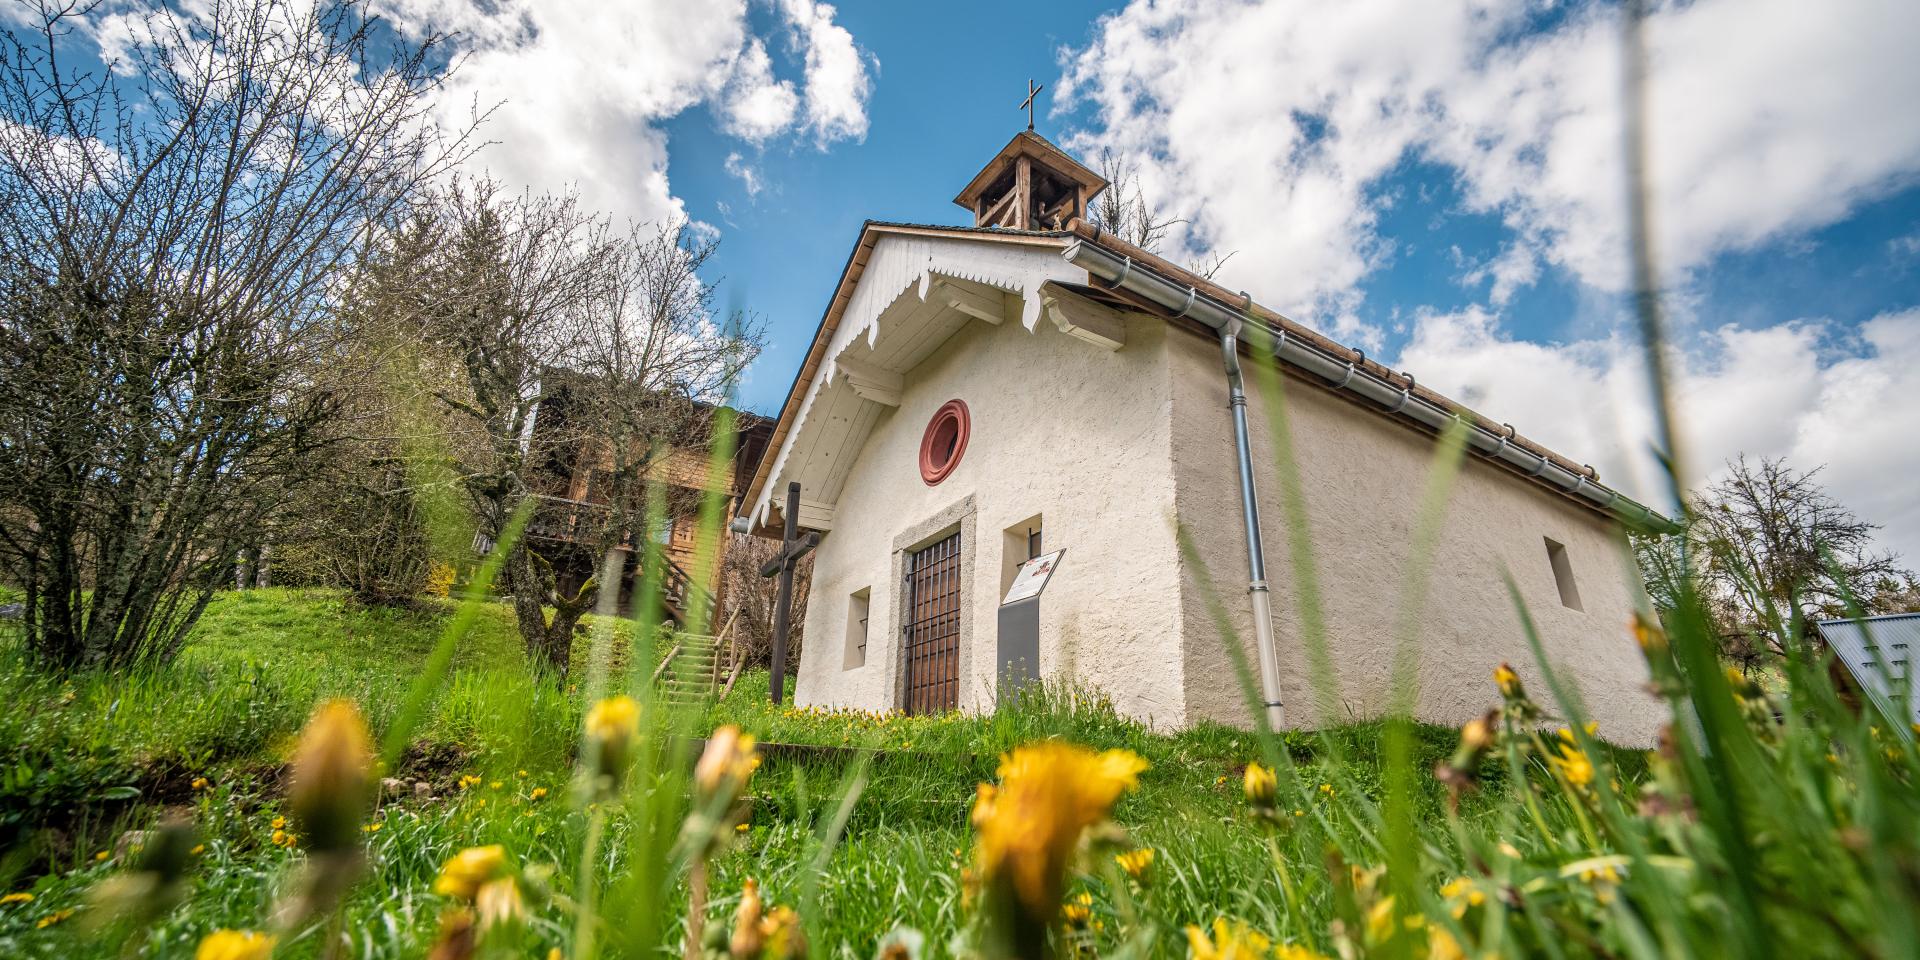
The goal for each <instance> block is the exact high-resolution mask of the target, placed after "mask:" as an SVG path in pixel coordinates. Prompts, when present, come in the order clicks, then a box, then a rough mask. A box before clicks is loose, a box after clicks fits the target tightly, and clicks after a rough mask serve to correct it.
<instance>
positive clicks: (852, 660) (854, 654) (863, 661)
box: [840, 587, 873, 670]
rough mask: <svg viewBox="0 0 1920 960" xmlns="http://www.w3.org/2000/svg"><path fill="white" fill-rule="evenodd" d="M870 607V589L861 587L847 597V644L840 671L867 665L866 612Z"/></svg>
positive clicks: (871, 596) (871, 602)
mask: <svg viewBox="0 0 1920 960" xmlns="http://www.w3.org/2000/svg"><path fill="white" fill-rule="evenodd" d="M872 605H873V588H872V587H861V588H860V589H858V590H855V591H854V592H853V594H852V595H851V596H849V597H847V643H846V654H845V655H844V657H843V658H842V659H841V661H840V669H842V670H853V669H855V668H858V667H864V666H866V665H867V612H868V610H869V609H870V608H871V607H872Z"/></svg>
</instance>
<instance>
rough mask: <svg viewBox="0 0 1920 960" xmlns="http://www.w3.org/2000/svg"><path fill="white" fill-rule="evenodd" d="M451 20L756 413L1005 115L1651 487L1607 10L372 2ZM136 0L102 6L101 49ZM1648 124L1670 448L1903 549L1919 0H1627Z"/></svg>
mask: <svg viewBox="0 0 1920 960" xmlns="http://www.w3.org/2000/svg"><path fill="white" fill-rule="evenodd" d="M373 2H374V6H375V8H376V9H377V10H378V11H379V12H381V13H382V14H383V15H384V16H386V17H387V18H389V20H390V22H391V23H392V24H393V25H394V26H395V28H396V29H398V30H399V31H401V32H402V33H405V34H408V35H412V36H419V35H421V34H423V33H424V32H425V31H428V30H442V31H451V32H452V33H453V38H452V40H451V41H450V44H449V47H450V48H451V49H452V50H454V51H457V52H458V53H460V54H462V56H463V65H462V67H461V69H460V70H459V71H458V72H457V73H456V74H455V75H454V76H453V78H452V79H451V80H450V82H449V84H448V86H447V89H446V90H445V92H444V95H443V97H442V100H441V102H440V104H439V108H440V110H441V111H442V115H443V116H444V117H445V118H446V119H448V120H449V121H454V122H457V121H459V120H460V119H462V118H464V116H465V114H466V112H467V110H468V108H469V107H470V106H471V105H472V104H474V103H480V104H483V105H484V104H495V105H497V107H496V109H495V110H494V112H493V115H492V117H491V119H490V120H489V122H488V125H487V127H486V128H485V130H484V134H485V136H486V137H487V138H488V139H489V140H491V141H493V145H491V146H489V147H488V148H487V149H485V150H484V151H482V152H481V153H480V154H479V155H478V156H477V157H476V158H475V159H474V160H473V162H472V164H471V168H470V170H469V172H476V173H477V172H482V171H484V172H486V173H488V174H490V175H492V176H494V177H496V178H497V179H500V180H501V181H503V182H505V183H506V184H508V185H510V186H515V187H520V186H524V187H528V188H532V189H535V190H545V191H559V190H574V191H577V192H578V193H579V195H580V196H581V198H582V200H583V201H584V202H585V203H587V204H588V205H591V206H594V207H597V208H599V209H602V210H605V211H607V212H608V213H609V214H611V215H613V216H616V217H619V218H623V219H633V220H643V221H644V220H660V219H663V218H668V217H675V216H684V217H688V218H690V219H692V220H694V221H697V222H699V223H702V224H705V225H708V226H710V227H711V228H712V229H713V230H715V231H716V232H717V235H718V237H719V239H720V241H721V248H720V253H719V255H718V256H717V257H716V258H715V259H714V260H713V261H712V270H711V272H710V276H709V279H710V280H711V281H713V282H714V283H716V284H718V285H719V290H720V291H721V293H720V297H719V299H720V302H721V303H723V304H726V305H729V306H733V307H739V308H742V309H745V310H748V311H751V312H753V313H754V314H757V315H758V316H759V317H761V318H762V319H763V320H764V322H765V324H766V330H767V334H768V345H767V349H766V351H765V353H764V354H763V355H762V356H761V358H760V359H759V361H758V362H757V363H756V364H755V365H754V367H753V368H752V369H751V370H750V372H749V374H748V376H747V379H746V382H745V383H744V384H743V385H742V387H741V391H740V397H739V399H740V402H741V403H742V404H743V405H744V406H746V407H748V408H750V409H754V410H757V411H760V412H763V413H769V414H771V413H773V412H775V411H777V410H778V408H779V406H780V403H781V400H782V399H783V398H784V396H785V393H786V391H787V388H788V386H789V384H790V383H791V380H792V377H793V373H794V370H795V368H796V367H797V365H798V364H799V362H800V359H801V356H802V354H803V353H804V351H805V349H806V346H807V343H808V340H809V338H810V337H811V335H812V332H813V330H814V328H815V326H816V324H817V323H818V322H819V319H820V315H821V312H822V310H823V309H824V307H825V306H826V303H827V299H828V297H829V295H830V291H831V288H832V285H833V283H834V281H835V279H836V277H837V276H838V273H839V270H840V269H841V267H842V265H843V264H844V262H845V260H846V257H847V255H848V252H849V250H850V249H851V246H852V244H853V243H854V240H855V238H856V234H857V231H858V227H859V224H860V222H861V221H862V220H865V219H868V218H874V219H887V220H910V221H924V222H934V223H962V222H965V220H964V217H965V214H964V212H963V211H962V210H960V209H959V208H957V207H955V206H953V205H952V204H951V202H950V199H951V197H952V196H953V195H954V193H955V192H957V191H958V189H959V188H960V187H961V186H962V185H963V184H965V183H966V181H967V180H968V179H969V178H970V177H971V175H972V174H973V173H974V172H975V171H976V170H977V169H978V168H979V167H980V165H981V164H983V163H984V162H985V161H986V160H987V159H988V158H989V157H990V156H992V154H993V153H994V151H996V150H997V149H998V148H999V147H1000V146H1001V145H1002V144H1004V143H1005V142H1006V140H1007V139H1008V138H1009V137H1010V136H1012V135H1013V134H1014V133H1015V132H1016V131H1017V130H1019V129H1021V128H1022V127H1023V126H1024V120H1023V116H1022V114H1021V113H1020V112H1019V111H1018V110H1017V109H1016V107H1015V105H1016V104H1017V103H1018V101H1019V100H1020V98H1021V96H1022V94H1023V92H1024V89H1025V84H1026V81H1027V79H1028V78H1029V77H1031V78H1033V79H1035V80H1036V81H1039V82H1041V83H1044V84H1046V90H1045V91H1044V92H1043V94H1042V96H1041V103H1042V110H1041V113H1040V119H1039V130H1040V132H1041V133H1043V134H1045V135H1046V136H1048V137H1050V138H1052V139H1053V140H1055V141H1056V142H1058V143H1061V144H1062V145H1064V146H1066V147H1067V148H1068V149H1069V150H1071V151H1074V152H1077V153H1079V154H1080V155H1082V156H1083V157H1091V156H1094V155H1096V154H1097V153H1099V152H1100V151H1103V150H1105V151H1111V152H1112V153H1113V154H1114V155H1115V156H1118V157H1120V158H1122V159H1123V160H1124V161H1125V162H1127V163H1128V164H1130V165H1131V166H1133V167H1134V168H1135V169H1136V170H1137V171H1138V173H1139V180H1140V183H1141V185H1142V188H1143V189H1144V191H1145V193H1146V195H1147V197H1148V199H1149V200H1150V201H1151V202H1152V203H1153V204H1154V206H1156V207H1157V208H1158V209H1159V210H1160V211H1161V212H1162V213H1163V214H1165V215H1169V216H1175V217H1180V218H1183V222H1182V223H1181V224H1180V225H1179V226H1177V227H1176V228H1175V229H1174V230H1173V231H1172V232H1171V233H1170V234H1169V235H1168V237H1167V239H1166V242H1165V244H1164V246H1163V249H1162V251H1161V252H1162V253H1163V254H1165V255H1166V256H1168V257H1170V258H1171V259H1174V260H1176V261H1180V262H1197V261H1200V260H1203V259H1206V258H1209V257H1219V256H1222V255H1226V254H1229V253H1230V254H1231V255H1232V256H1231V259H1229V260H1228V261H1227V263H1226V266H1225V267H1224V268H1223V270H1222V272H1221V273H1220V275H1219V279H1220V280H1221V282H1223V283H1225V284H1227V285H1229V286H1232V287H1235V288H1243V289H1247V290H1250V291H1252V292H1253V293H1254V294H1255V296H1256V297H1257V298H1258V299H1260V300H1261V301H1262V302H1263V303H1266V304H1268V305H1270V306H1273V307H1276V308H1279V309H1281V310H1283V311H1285V312H1287V313H1288V314H1289V315H1290V316H1293V317H1294V318H1296V319H1298V320H1301V321H1303V322H1306V323H1309V324H1312V325H1314V326H1316V327H1318V328H1320V329H1322V330H1324V331H1325V332H1327V333H1328V334H1330V335H1332V336H1334V337H1336V338H1338V339H1341V340H1343V341H1345V342H1348V343H1352V344H1356V345H1360V346H1363V347H1364V348H1365V349H1367V351H1368V353H1369V355H1371V356H1374V357H1376V358H1379V359H1382V360H1384V361H1385V362H1388V363H1390V364H1394V365H1396V366H1398V367H1400V368H1402V369H1407V370H1410V371H1412V372H1413V373H1414V374H1415V375H1417V376H1418V377H1419V380H1420V382H1421V383H1423V384H1426V385H1428V386H1432V387H1435V388H1436V389H1440V390H1442V391H1443V392H1447V393H1450V394H1452V395H1453V396H1455V397H1458V398H1460V399H1463V400H1466V401H1468V402H1469V403H1472V404H1474V405H1475V406H1476V407H1478V408H1479V409H1481V410H1482V411H1483V412H1485V413H1487V414H1489V415H1491V416H1493V417H1495V418H1496V419H1500V420H1507V421H1511V422H1513V423H1514V424H1515V425H1516V426H1517V427H1518V428H1519V429H1520V431H1521V432H1523V433H1525V434H1527V435H1528V436H1531V437H1534V438H1536V439H1538V440H1540V441H1542V442H1545V443H1547V444H1549V445H1550V446H1552V447H1554V448H1555V449H1558V450H1560V451H1561V452H1563V453H1566V454H1567V455H1569V456H1571V457H1574V458H1576V459H1579V460H1582V461H1586V462H1591V463H1593V464H1594V465H1596V466H1597V467H1598V468H1599V470H1600V472H1601V476H1602V478H1603V479H1604V480H1606V481H1607V482H1609V483H1613V484H1615V485H1618V486H1620V487H1622V488H1623V489H1626V490H1627V491H1629V492H1631V493H1634V494H1636V495H1638V496H1642V497H1646V498H1649V499H1650V500H1651V501H1652V502H1655V503H1659V502H1660V499H1659V492H1660V488H1661V485H1660V482H1659V477H1658V475H1657V470H1656V467H1655V465H1654V463H1653V461H1652V459H1651V458H1650V457H1649V456H1648V442H1647V438H1648V437H1649V436H1650V432H1651V419H1650V414H1649V411H1648V404H1647V400H1646V398H1647V391H1646V387H1645V380H1644V375H1643V373H1642V369H1643V363H1642V353H1641V350H1640V348H1639V346H1638V344H1637V343H1636V341H1635V339H1634V324H1633V322H1632V318H1631V317H1630V316H1629V315H1628V313H1627V311H1626V310H1625V299H1624V296H1623V290H1624V288H1625V286H1626V282H1627V270H1626V261H1625V250H1626V243H1625V225H1624V219H1623V216H1622V214H1623V210H1624V204H1623V203H1622V202H1621V176H1620V153H1619V144H1620V129H1621V122H1620V114H1621V98H1620V88H1621V83H1620V62H1621V61H1620V54H1619V43H1618V39H1619V29H1618V23H1619V8H1618V6H1617V5H1615V4H1613V3H1610V2H1572V3H1567V2H1551V0H1434V2H1421V3H1407V2H1402V0H1273V2H1251V0H1154V2H1146V0H1138V2H1132V3H1125V4H1121V3H1110V4H1100V3H1091V2H1053V3H1004V2H1003V3H967V4H940V5H936V4H926V3H899V2H864V0H862V2H853V0H848V2H843V3H838V4H827V3H820V2H817V0H703V2H699V3H684V2H670V0H628V2H623V3H616V4H608V3H605V2H603V0H487V2H484V3H480V2H476V0H373ZM141 4H142V0H107V2H106V3H104V4H103V5H102V6H101V7H99V8H98V9H96V10H95V11H94V13H93V15H92V17H91V18H90V21H89V22H90V24H91V28H90V32H89V33H88V34H87V37H88V38H89V39H92V40H94V41H95V42H96V43H97V44H98V45H99V46H100V47H101V49H102V50H103V51H104V52H105V53H106V55H107V56H109V57H111V56H112V55H113V54H114V48H115V44H116V43H119V42H122V38H124V35H125V31H126V24H127V23H128V22H129V21H131V20H134V19H136V18H137V16H138V13H139V10H140V7H141ZM1646 32H1647V37H1648V41H1649V50H1650V59H1649V70H1650V73H1649V84H1650V89H1651V93H1652V97H1651V100H1650V104H1649V115H1648V116H1649V124H1648V136H1649V138H1650V143H1651V151H1650V158H1651V159H1650V171H1651V179H1652V186H1653V195H1654V200H1655V210H1656V222H1655V227H1656V232H1655V236H1656V240H1657V241H1658V243H1657V247H1656V249H1657V253H1658V255H1659V264H1660V268H1661V272H1662V279H1663V281H1664V283H1665V287H1666V290H1667V294H1668V297H1667V303H1668V305H1669V307H1670V308H1671V311H1672V318H1673V331H1674V336H1673V342H1672V359H1673V368H1674V370H1676V371H1677V375H1676V381H1675V384H1674V387H1675V390H1676V391H1677V393H1678V395H1679V397H1680V399H1681V402H1682V406H1683V409H1684V411H1685V414H1686V417H1685V422H1684V423H1683V425H1682V426H1683V428H1684V429H1685V430H1686V433H1687V437H1688V440H1689V441H1690V442H1689V449H1690V451H1691V460H1690V462H1689V464H1688V467H1689V471H1690V474H1691V475H1692V476H1693V477H1695V478H1710V477H1711V476H1712V475H1713V473H1714V471H1715V470H1716V469H1718V468H1719V466H1720V465H1721V464H1723V463H1724V462H1725V460H1726V459H1727V458H1729V457H1733V456H1736V455H1739V454H1742V453H1745V454H1749V455H1764V456H1781V457H1786V458H1788V459H1789V460H1790V461H1791V462H1792V463H1794V464H1795V465H1797V466H1800V467H1803V468H1812V467H1817V466H1824V467H1825V469H1826V473H1825V474H1823V479H1824V480H1825V482H1826V484H1827V486H1828V488H1829V489H1830V490H1831V491H1832V492H1834V493H1835V494H1836V495H1837V496H1839V497H1840V498H1841V499H1842V500H1843V501H1844V502H1846V503H1847V504H1849V505H1850V506H1852V507H1854V508H1855V509H1856V510H1857V511H1858V512H1860V513H1861V514H1863V515H1864V516H1866V517H1867V518H1868V519H1870V520H1873V521H1875V522H1878V523H1881V524H1883V525H1884V526H1885V528H1886V529H1885V535H1884V537H1883V541H1884V542H1885V543H1886V544H1887V545H1888V546H1890V547H1892V548H1894V549H1897V550H1899V551H1901V552H1903V553H1906V554H1908V555H1920V498H1916V497H1915V496H1913V495H1912V494H1911V493H1910V490H1911V488H1912V486H1913V484H1912V483H1911V481H1910V479H1909V478H1911V477H1913V476H1915V475H1916V474H1920V443H1917V442H1916V441H1915V439H1914V435H1915V434H1916V433H1920V429H1916V428H1920V417H1917V416H1916V415H1915V414H1914V412H1913V411H1914V408H1915V404H1914V401H1913V398H1914V397H1915V396H1920V110H1915V109H1914V104H1915V103H1920V57H1915V56H1913V53H1912V49H1911V47H1912V41H1913V38H1915V37H1916V36H1920V4H1915V3H1911V2H1902V0H1829V2H1824V3H1820V4H1807V3H1805V2H1804V0H1669V2H1655V3H1654V4H1652V13H1651V15H1650V19H1649V21H1648V24H1647V31H1646Z"/></svg>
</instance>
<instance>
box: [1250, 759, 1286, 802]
mask: <svg viewBox="0 0 1920 960" xmlns="http://www.w3.org/2000/svg"><path fill="white" fill-rule="evenodd" d="M1279 784H1280V780H1279V777H1278V776H1277V775H1275V774H1274V772H1273V771H1272V770H1269V769H1267V768H1266V767H1263V766H1261V765H1259V764H1257V763H1249V764H1247V774H1246V777H1245V778H1244V781H1243V783H1242V784H1241V789H1242V791H1243V792H1244V793H1245V794H1246V797H1247V803H1249V804H1251V805H1253V806H1254V807H1255V808H1257V809H1261V810H1266V809H1270V808H1272V807H1273V797H1274V793H1275V792H1276V790H1277V789H1278V787H1279Z"/></svg>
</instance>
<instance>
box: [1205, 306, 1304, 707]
mask: <svg viewBox="0 0 1920 960" xmlns="http://www.w3.org/2000/svg"><path fill="white" fill-rule="evenodd" d="M1239 341H1240V321H1239V319H1238V318H1235V319H1233V320H1231V321H1229V322H1228V323H1227V324H1226V325H1225V326H1223V327H1221V328H1220V351H1221V353H1222V355H1223V356H1224V357H1225V359H1226V365H1227V404H1228V406H1229V407H1230V408H1231V409H1232V410H1233V446H1234V453H1235V455H1236V456H1237V458H1238V459H1239V461H1240V519H1241V522H1242V523H1244V524H1245V525H1246V532H1247V601H1248V603H1250V604H1251V605H1252V607H1253V641H1254V646H1256V647H1257V648H1258V649H1259V653H1260V693H1261V695H1262V696H1264V697H1266V708H1267V723H1268V724H1269V725H1270V726H1272V727H1273V728H1276V729H1277V728H1279V727H1281V726H1283V725H1284V724H1285V723H1286V721H1287V712H1286V708H1285V707H1284V706H1282V705H1281V702H1280V650H1279V648H1278V647H1277V646H1276V645H1275V644H1274V640H1273V607H1272V604H1271V602H1270V599H1269V596H1268V591H1267V556H1266V550H1265V548H1264V547H1263V546H1262V545H1261V542H1260V500H1259V497H1258V496H1257V495H1256V493H1255V491H1254V489H1253V445H1252V442H1251V441H1250V440H1249V439H1248V435H1247V391H1246V381H1245V378H1243V377H1242V376H1241V373H1240V342H1239Z"/></svg>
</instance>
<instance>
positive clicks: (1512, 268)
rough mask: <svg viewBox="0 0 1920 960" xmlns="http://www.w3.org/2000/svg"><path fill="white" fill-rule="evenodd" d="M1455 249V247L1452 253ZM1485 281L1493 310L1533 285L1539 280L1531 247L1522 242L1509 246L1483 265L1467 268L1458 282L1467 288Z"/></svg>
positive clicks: (1538, 266)
mask: <svg viewBox="0 0 1920 960" xmlns="http://www.w3.org/2000/svg"><path fill="white" fill-rule="evenodd" d="M1458 249H1459V248H1457V247H1456V248H1455V250H1456V252H1457V251H1458ZM1489 279H1491V280H1492V281H1493V287H1492V289H1491V290H1489V291H1488V292H1487V299H1488V301H1489V302H1491V303H1492V304H1493V305H1494V306H1496V307H1503V306H1506V304H1507V301H1509V300H1512V299H1513V295H1514V294H1515V293H1518V292H1519V291H1521V290H1524V289H1526V288H1527V287H1530V286H1533V282H1534V281H1535V280H1538V279H1540V258H1539V257H1538V256H1535V255H1534V252H1533V248H1532V247H1529V246H1528V245H1527V244H1525V243H1510V244H1508V245H1507V246H1506V248H1505V249H1503V250H1501V251H1500V253H1499V255H1498V256H1496V257H1494V258H1493V259H1492V260H1489V261H1487V262H1486V263H1477V264H1472V265H1470V267H1469V269H1468V270H1467V272H1466V274H1465V275H1464V276H1462V277H1461V278H1460V282H1461V283H1462V284H1464V285H1466V286H1468V287H1478V286H1480V285H1481V284H1483V283H1486V282H1487V281H1488V280H1489Z"/></svg>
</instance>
